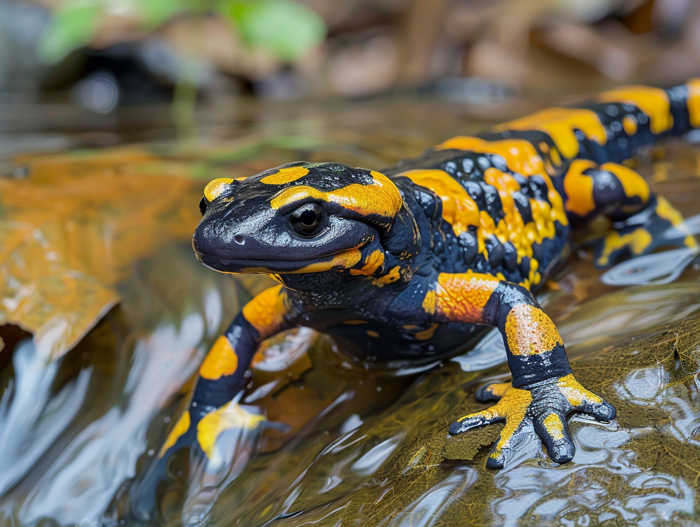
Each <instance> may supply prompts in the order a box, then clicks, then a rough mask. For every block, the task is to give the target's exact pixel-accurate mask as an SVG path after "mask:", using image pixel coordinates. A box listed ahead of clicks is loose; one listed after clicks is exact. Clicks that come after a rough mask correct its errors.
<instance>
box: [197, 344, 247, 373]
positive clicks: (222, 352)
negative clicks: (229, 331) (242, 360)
mask: <svg viewBox="0 0 700 527" xmlns="http://www.w3.org/2000/svg"><path fill="white" fill-rule="evenodd" d="M237 367H238V355H236V352H235V351H234V350H233V346H231V343H230V342H229V340H228V339H227V338H226V337H225V336H224V335H221V336H220V337H219V338H218V339H217V340H216V342H215V343H214V345H213V346H212V348H211V349H210V350H209V353H207V356H206V357H205V358H204V362H202V366H201V367H200V368H199V375H200V377H204V378H205V379H209V380H212V381H213V380H216V379H220V378H221V377H223V376H224V375H233V374H234V373H235V371H236V368H237Z"/></svg>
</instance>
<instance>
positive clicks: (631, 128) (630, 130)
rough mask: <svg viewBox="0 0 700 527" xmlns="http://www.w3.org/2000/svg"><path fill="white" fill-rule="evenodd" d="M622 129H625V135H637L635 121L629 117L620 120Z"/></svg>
mask: <svg viewBox="0 0 700 527" xmlns="http://www.w3.org/2000/svg"><path fill="white" fill-rule="evenodd" d="M622 128H624V129H625V133H626V134H627V135H634V134H636V133H637V119H635V118H634V117H633V116H631V115H625V116H624V117H623V118H622Z"/></svg>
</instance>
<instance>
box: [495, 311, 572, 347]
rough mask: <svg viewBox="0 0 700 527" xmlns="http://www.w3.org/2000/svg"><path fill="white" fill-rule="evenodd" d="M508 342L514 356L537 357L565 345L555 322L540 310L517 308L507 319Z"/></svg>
mask: <svg viewBox="0 0 700 527" xmlns="http://www.w3.org/2000/svg"><path fill="white" fill-rule="evenodd" d="M505 330H506V331H505V333H506V341H507V343H508V348H509V349H510V352H511V353H512V354H513V355H537V354H540V353H546V352H548V351H552V350H553V349H554V348H555V346H556V345H557V344H559V345H561V346H563V345H564V343H563V341H562V339H561V336H560V335H559V331H557V328H556V326H555V325H554V322H552V319H551V318H549V317H548V316H547V315H546V314H545V313H544V311H542V310H541V309H540V308H538V307H535V306H531V305H529V304H522V305H519V306H515V307H514V308H513V309H511V310H510V312H509V313H508V316H507V317H506V327H505Z"/></svg>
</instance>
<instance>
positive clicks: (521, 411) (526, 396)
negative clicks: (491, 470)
mask: <svg viewBox="0 0 700 527" xmlns="http://www.w3.org/2000/svg"><path fill="white" fill-rule="evenodd" d="M530 403H532V394H531V393H530V392H529V391H528V390H521V389H520V388H512V389H511V390H509V391H508V397H506V398H504V399H501V401H499V402H498V404H497V405H496V407H495V408H498V409H499V410H498V413H499V414H502V415H503V417H506V416H508V419H507V420H506V425H505V426H504V427H503V430H502V431H501V437H500V438H499V439H498V442H497V443H496V448H495V449H494V451H493V452H491V454H489V455H490V457H492V458H494V459H496V458H498V456H499V455H500V453H501V451H502V450H503V449H504V448H505V447H507V446H509V443H510V442H511V440H512V439H513V436H514V435H515V432H517V430H518V428H519V427H520V424H521V423H522V422H523V419H525V414H526V413H527V409H528V408H529V407H530Z"/></svg>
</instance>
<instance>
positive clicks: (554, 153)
mask: <svg viewBox="0 0 700 527" xmlns="http://www.w3.org/2000/svg"><path fill="white" fill-rule="evenodd" d="M549 159H551V160H552V163H554V164H555V165H557V166H559V165H561V156H560V155H559V150H557V149H556V148H552V150H551V151H550V152H549Z"/></svg>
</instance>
